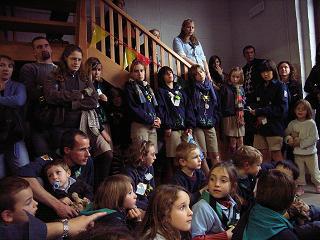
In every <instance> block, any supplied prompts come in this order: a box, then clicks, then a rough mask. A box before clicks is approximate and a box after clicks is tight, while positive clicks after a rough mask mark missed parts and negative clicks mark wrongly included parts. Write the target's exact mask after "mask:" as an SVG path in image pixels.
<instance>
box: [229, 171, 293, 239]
mask: <svg viewBox="0 0 320 240" xmlns="http://www.w3.org/2000/svg"><path fill="white" fill-rule="evenodd" d="M294 195H295V184H294V182H293V181H292V180H290V179H289V178H288V177H287V176H286V175H285V174H284V173H282V172H280V171H278V170H271V171H269V172H268V173H266V174H263V175H262V176H260V177H259V181H258V184H257V195H256V203H255V205H254V206H253V207H252V209H251V210H250V211H249V212H248V213H246V214H244V215H242V216H241V219H240V221H239V222H238V224H237V226H236V228H235V229H234V235H233V238H232V239H243V240H248V239H259V240H266V239H274V240H277V239H282V240H295V239H298V237H297V236H296V234H295V233H294V232H293V231H292V230H293V227H292V225H291V223H290V222H289V221H288V220H287V219H286V218H285V217H284V216H283V213H284V212H285V211H286V210H287V209H288V208H289V207H290V205H291V204H292V202H293V199H294Z"/></svg>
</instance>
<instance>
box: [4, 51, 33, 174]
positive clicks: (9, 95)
mask: <svg viewBox="0 0 320 240" xmlns="http://www.w3.org/2000/svg"><path fill="white" fill-rule="evenodd" d="M13 69H14V61H13V60H12V59H11V58H10V57H8V56H5V55H0V112H1V113H0V116H1V123H0V125H1V126H0V136H1V137H0V179H1V178H3V177H5V176H6V175H7V172H6V169H10V171H11V173H13V172H14V171H15V170H16V169H17V168H18V167H22V166H24V165H26V164H28V163H29V156H28V152H27V149H26V146H25V143H24V141H23V130H24V129H23V122H22V116H21V115H19V114H20V113H21V112H22V107H23V106H24V104H25V102H26V100H27V93H26V89H25V86H24V85H23V84H21V83H18V82H15V81H12V79H11V77H12V73H13ZM19 110H20V111H19Z"/></svg>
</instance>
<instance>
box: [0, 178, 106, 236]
mask: <svg viewBox="0 0 320 240" xmlns="http://www.w3.org/2000/svg"><path fill="white" fill-rule="evenodd" d="M37 205H38V203H37V202H36V201H35V200H34V199H33V192H32V189H31V188H30V185H29V183H28V181H26V180H24V179H23V178H18V177H7V178H4V179H1V180H0V239H6V240H16V239H33V240H44V239H61V237H68V236H70V237H72V236H76V235H77V234H79V233H80V232H83V231H86V229H87V228H88V227H89V226H92V223H93V221H94V220H95V219H97V218H99V217H102V216H104V215H105V213H102V214H101V213H99V214H93V215H91V216H80V217H77V218H74V219H71V220H69V221H68V220H66V219H65V220H62V221H61V222H52V223H47V224H46V223H44V222H42V221H41V220H39V219H37V218H36V217H34V215H35V213H36V211H37V209H38V207H37Z"/></svg>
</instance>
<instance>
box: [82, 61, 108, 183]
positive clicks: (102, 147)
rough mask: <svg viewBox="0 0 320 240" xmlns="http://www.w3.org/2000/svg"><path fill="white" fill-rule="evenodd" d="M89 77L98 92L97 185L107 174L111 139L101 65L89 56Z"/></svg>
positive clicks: (95, 147)
mask: <svg viewBox="0 0 320 240" xmlns="http://www.w3.org/2000/svg"><path fill="white" fill-rule="evenodd" d="M85 67H86V70H87V74H88V76H89V79H90V80H91V81H92V82H93V86H94V87H95V90H96V91H97V93H98V107H97V108H96V109H95V111H96V113H97V117H98V120H99V124H100V134H99V135H98V136H97V137H96V139H95V140H96V144H94V145H93V146H94V149H93V153H94V157H95V159H94V167H95V168H94V173H95V174H94V177H95V186H96V187H97V186H98V185H99V184H100V183H101V182H102V181H103V179H104V178H105V177H107V176H109V172H110V166H111V162H112V158H113V154H112V149H111V148H112V141H111V137H110V134H109V124H108V120H107V114H106V109H107V108H108V105H107V104H108V103H107V101H108V98H107V91H108V86H107V83H106V81H104V80H103V79H102V78H101V74H102V65H101V62H100V61H99V59H98V58H95V57H90V58H88V60H87V61H86V63H85Z"/></svg>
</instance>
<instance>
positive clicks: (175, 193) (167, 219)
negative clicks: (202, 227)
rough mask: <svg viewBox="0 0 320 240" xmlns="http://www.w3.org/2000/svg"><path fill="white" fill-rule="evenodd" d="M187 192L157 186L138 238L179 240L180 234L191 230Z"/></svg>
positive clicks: (178, 188)
mask: <svg viewBox="0 0 320 240" xmlns="http://www.w3.org/2000/svg"><path fill="white" fill-rule="evenodd" d="M189 204H190V198H189V195H188V193H187V191H186V190H185V189H184V188H183V187H180V186H176V185H161V186H159V187H158V188H157V189H156V190H155V192H154V194H153V196H152V198H151V200H150V204H149V206H148V210H147V213H146V215H145V217H144V219H143V221H142V224H141V230H140V233H139V236H142V239H144V240H180V239H182V238H181V233H180V232H188V231H189V230H190V228H191V221H192V211H191V209H190V208H189Z"/></svg>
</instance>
